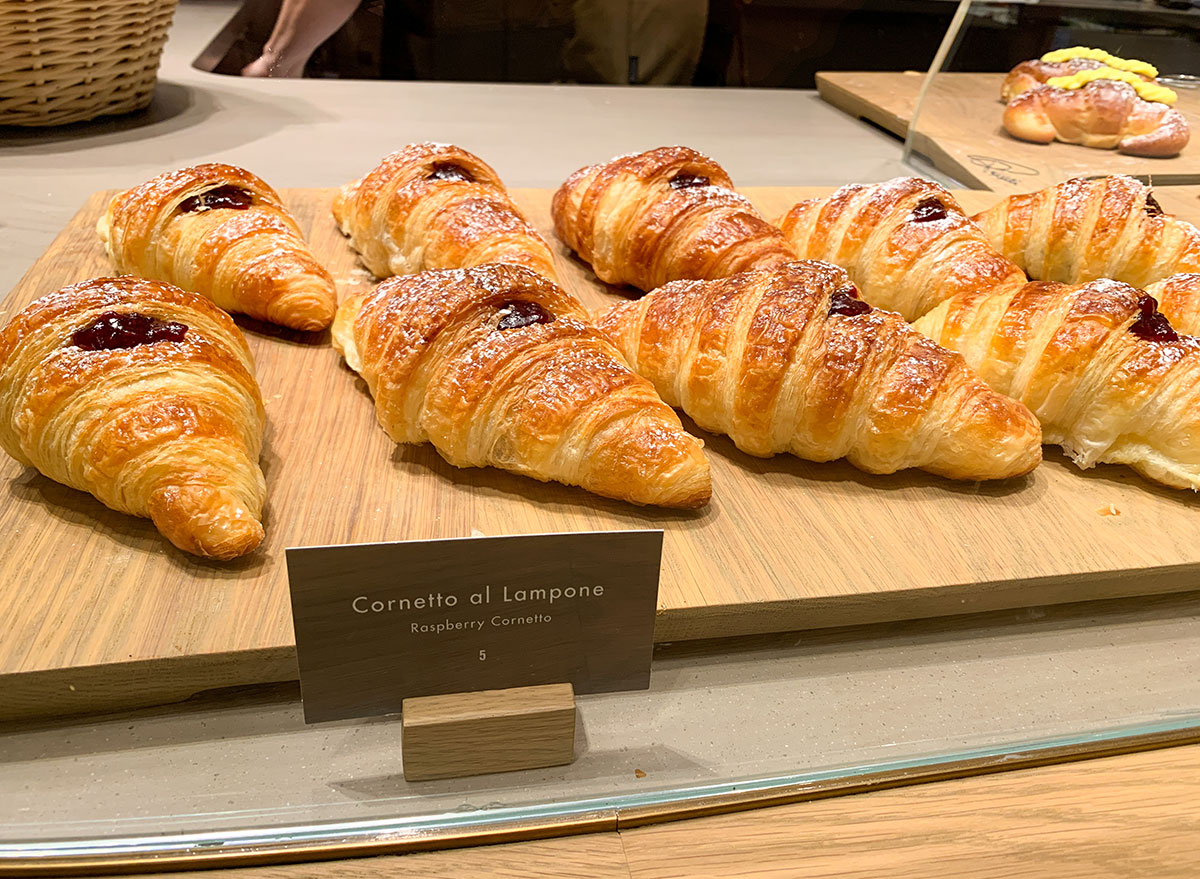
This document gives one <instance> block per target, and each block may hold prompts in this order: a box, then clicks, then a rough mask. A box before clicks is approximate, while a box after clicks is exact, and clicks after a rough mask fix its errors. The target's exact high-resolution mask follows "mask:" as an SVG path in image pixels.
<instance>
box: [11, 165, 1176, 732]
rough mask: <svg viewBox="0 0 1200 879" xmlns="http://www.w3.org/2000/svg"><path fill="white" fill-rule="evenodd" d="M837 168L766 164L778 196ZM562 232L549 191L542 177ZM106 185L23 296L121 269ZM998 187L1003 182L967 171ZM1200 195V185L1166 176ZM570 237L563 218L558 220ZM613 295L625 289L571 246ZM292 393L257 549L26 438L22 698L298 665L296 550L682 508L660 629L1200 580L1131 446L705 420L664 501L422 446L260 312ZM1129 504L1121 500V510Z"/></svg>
mask: <svg viewBox="0 0 1200 879" xmlns="http://www.w3.org/2000/svg"><path fill="white" fill-rule="evenodd" d="M828 191H829V190H827V189H801V188H792V189H783V188H773V189H760V190H748V191H747V194H748V195H749V196H750V197H751V198H752V199H754V200H755V201H756V202H757V203H758V204H759V206H760V208H761V209H762V210H763V211H764V213H765V214H766V215H767V216H768V217H777V216H778V215H780V214H781V213H782V212H783V211H784V210H785V209H786V208H788V207H790V206H791V205H792V204H793V203H794V202H796V201H798V200H799V199H801V198H809V197H814V196H819V195H824V194H826V193H827V192H828ZM514 194H515V196H516V198H517V201H518V202H519V203H520V204H521V205H522V207H523V208H524V209H525V210H526V211H527V212H528V214H529V216H530V217H531V219H533V221H534V222H535V223H536V224H537V225H539V226H540V227H541V228H542V229H543V230H545V231H546V232H547V234H548V235H549V230H550V223H549V201H550V193H549V192H548V191H539V190H525V191H520V190H518V191H516V192H515V193H514ZM106 198H107V194H105V193H97V194H96V195H95V196H93V197H92V198H91V199H89V201H88V202H87V204H85V205H84V206H83V208H82V209H81V210H80V212H79V213H78V215H77V216H76V217H75V218H74V219H73V220H72V221H71V223H70V224H69V225H68V227H67V228H66V229H65V230H64V231H63V232H62V233H61V234H60V235H59V237H58V238H57V239H56V240H55V242H54V243H53V244H52V245H51V247H50V249H49V250H48V251H47V252H46V253H45V254H43V255H42V256H41V257H40V258H39V259H38V260H37V262H36V263H35V264H34V266H33V268H31V269H30V270H29V272H28V274H27V275H26V276H25V277H24V279H23V280H22V281H21V283H20V284H19V285H18V286H17V288H16V289H15V290H13V291H12V293H11V295H10V296H9V297H8V298H7V300H5V302H4V303H3V307H2V309H0V319H3V320H7V319H8V318H9V317H11V316H12V315H13V314H14V313H15V312H16V311H17V310H18V309H20V308H21V307H23V306H24V305H25V304H27V303H28V302H30V301H31V300H33V299H35V298H36V297H38V296H40V295H43V294H45V293H48V292H51V291H53V290H56V289H57V288H59V287H60V286H62V285H65V284H67V283H72V282H75V281H79V280H82V279H85V278H89V277H93V276H97V275H103V274H106V273H108V272H109V267H108V265H107V263H106V260H105V257H104V254H103V251H102V248H101V246H100V244H99V242H98V241H97V239H96V235H95V231H94V227H95V222H96V219H97V217H98V216H99V214H100V211H101V209H102V206H103V205H104V204H105V202H106ZM284 198H285V200H286V201H287V203H288V205H289V206H290V207H291V208H292V210H293V211H294V212H295V213H296V215H297V217H298V219H299V221H300V223H301V225H302V226H303V227H304V228H305V231H306V233H307V234H308V235H309V238H310V241H311V242H312V245H313V248H314V250H315V251H316V252H317V254H318V256H320V257H321V258H322V259H323V260H324V261H325V262H326V264H327V265H328V266H329V267H330V268H331V270H332V272H333V274H334V277H335V278H337V280H338V282H339V284H340V285H341V286H342V288H343V289H344V290H351V289H354V288H358V287H361V286H363V285H367V284H369V283H370V281H371V279H370V278H369V276H368V275H367V274H366V273H365V272H364V271H363V270H361V269H360V268H358V267H357V265H356V263H355V258H354V255H353V253H352V252H351V250H350V248H349V246H348V245H347V244H346V242H345V240H344V239H343V238H342V237H341V236H340V235H339V234H338V232H337V231H336V229H335V227H334V224H333V222H332V220H331V219H330V215H329V201H330V198H331V191H323V190H292V191H285V192H284ZM960 198H961V200H962V202H963V206H964V207H965V208H966V209H968V210H971V211H974V210H979V209H982V208H984V207H986V206H988V204H990V203H991V201H993V200H994V198H995V196H994V195H990V194H987V193H972V192H964V193H961V194H960ZM1159 198H1160V200H1161V201H1162V204H1163V206H1164V208H1166V209H1167V210H1169V211H1173V212H1175V213H1179V214H1182V215H1185V216H1189V217H1191V218H1193V219H1200V200H1198V199H1200V187H1193V188H1182V187H1180V188H1173V189H1170V190H1164V191H1162V192H1161V193H1160V195H1159ZM551 240H554V239H553V238H552V237H551ZM559 265H560V269H561V272H562V275H563V278H564V283H566V284H567V285H568V286H569V287H571V288H572V290H573V291H574V292H575V293H576V294H577V295H578V296H580V297H581V298H583V299H584V300H585V301H586V302H587V303H588V304H589V305H590V306H593V307H600V306H603V305H604V304H605V303H606V302H609V301H612V299H613V298H614V296H616V295H618V294H615V293H613V292H611V291H607V290H606V289H605V288H604V287H603V285H600V284H598V283H597V282H596V281H595V280H594V278H593V277H592V276H591V274H590V273H589V272H588V271H587V269H586V268H585V267H583V266H582V264H580V263H579V262H577V261H576V260H574V259H573V258H571V257H569V256H568V255H567V254H566V253H565V252H564V251H562V250H561V249H560V250H559ZM239 322H240V323H241V324H242V326H243V327H244V329H245V330H246V335H247V338H248V339H249V340H250V345H251V347H252V349H253V351H254V355H255V357H256V359H257V364H258V378H259V382H260V384H261V386H262V389H263V397H264V399H265V400H266V404H267V412H268V416H269V426H268V431H267V436H266V447H265V452H264V455H263V468H264V470H265V472H266V476H267V486H268V492H269V498H268V506H267V512H266V522H265V524H266V530H267V538H266V541H265V542H264V544H263V545H262V547H261V548H260V549H259V550H257V551H256V552H254V553H253V554H251V555H250V556H247V557H245V558H243V559H241V560H238V561H235V562H232V563H225V564H222V563H216V562H206V561H201V560H199V559H196V558H193V557H192V556H189V555H187V554H185V553H183V552H180V551H178V550H176V549H174V548H173V547H172V546H171V545H170V544H169V543H168V542H167V541H166V540H165V539H163V538H162V537H161V536H160V535H159V534H158V532H157V531H156V530H155V529H154V527H153V525H151V524H150V522H148V521H146V520H142V519H136V518H133V517H130V516H125V515H122V514H120V513H115V512H112V511H110V510H108V509H107V508H105V507H104V506H102V505H101V504H100V503H98V502H97V501H95V500H94V499H92V498H91V497H90V496H89V495H86V494H83V493H81V492H78V491H74V490H72V489H69V488H66V487H64V486H61V485H58V484H57V483H54V482H52V481H50V480H49V479H46V478H44V477H42V476H40V475H39V474H38V473H36V472H35V471H33V470H27V469H23V468H21V467H20V466H18V465H17V464H16V463H15V462H13V461H12V460H10V459H8V458H7V457H5V458H4V459H3V460H2V461H0V535H3V543H2V546H3V551H2V553H0V633H3V635H2V636H0V720H4V719H13V718H19V717H31V716H54V715H61V714H63V713H65V712H71V711H90V710H97V709H110V708H118V707H128V706H132V705H138V704H151V703H155V702H166V701H171V700H177V699H181V698H186V697H187V696H190V695H192V694H193V693H196V692H198V691H201V690H205V689H210V688H216V687H225V686H233V685H239V684H253V683H260V682H267V681H277V680H292V679H294V678H295V676H296V671H295V657H294V646H293V640H292V626H291V619H290V616H289V608H288V589H287V582H286V574H285V565H284V553H283V550H284V548H285V547H288V546H303V545H324V544H338V543H358V542H371V541H386V540H406V539H420V538H441V537H466V536H468V535H471V534H478V533H482V534H487V535H502V534H528V533H539V532H562V531H579V530H592V529H628V528H662V529H664V530H665V545H664V552H663V569H662V582H661V590H660V596H659V604H660V608H659V617H658V624H657V629H656V637H657V639H658V640H660V641H669V640H677V639H686V638H710V637H721V636H730V635H739V634H746V633H755V632H768V631H788V630H793V629H802V628H815V627H821V626H835V625H848V624H856V623H868V622H879V621H886V620H894V619H906V618H916V617H921V616H936V615H941V614H956V613H965V612H971V611H982V610H992V609H998V608H1007V607H1019V606H1034V605H1044V604H1050V603H1056V602H1067V601H1078V600H1083V599H1093V598H1107V597H1114V596H1128V595H1141V594H1151V593H1160V592H1171V591H1182V590H1188V589H1194V588H1197V587H1200V541H1198V540H1197V539H1196V535H1197V533H1200V530H1198V529H1200V501H1197V499H1196V498H1195V497H1194V495H1192V494H1191V493H1184V492H1177V491H1170V490H1167V489H1160V488H1156V487H1154V486H1152V485H1150V484H1148V483H1146V482H1144V481H1143V480H1141V479H1140V478H1138V477H1137V476H1136V475H1134V474H1133V473H1132V472H1131V471H1129V470H1127V469H1125V468H1121V467H1101V468H1098V469H1096V470H1093V471H1090V472H1087V473H1081V472H1079V471H1077V470H1076V469H1074V468H1073V467H1072V466H1070V465H1068V464H1067V463H1065V462H1064V460H1063V459H1062V458H1061V456H1058V455H1057V454H1054V453H1050V452H1048V454H1047V461H1046V462H1045V464H1044V465H1043V466H1041V467H1040V468H1038V470H1036V471H1035V472H1034V473H1033V474H1032V475H1030V476H1028V477H1025V478H1022V479H1017V480H1012V481H1009V482H1004V483H999V484H987V483H984V484H973V483H972V484H962V483H955V482H951V481H948V480H945V479H940V478H938V477H935V476H929V475H926V474H924V473H920V472H916V471H911V472H905V473H901V474H897V475H893V476H885V477H876V476H869V475H866V474H863V473H860V472H858V471H857V470H855V469H854V468H852V467H850V466H849V465H847V464H845V463H833V464H812V463H807V462H804V461H800V460H798V459H796V458H793V457H791V456H788V455H781V456H779V457H777V458H773V459H770V460H762V459H758V458H752V457H750V456H748V455H744V454H742V453H740V452H738V451H737V449H736V448H734V446H733V444H732V443H731V442H729V441H728V440H727V439H725V438H723V437H718V436H711V435H705V434H701V435H702V436H703V437H704V439H705V442H706V443H707V449H708V452H709V457H710V460H711V462H712V468H713V501H712V504H711V505H710V506H709V507H708V508H707V509H704V510H701V511H698V512H671V511H662V510H654V509H641V508H637V507H633V506H630V505H628V504H624V503H621V502H619V501H613V500H607V499H605V498H600V497H595V496H593V495H591V494H588V493H587V492H585V491H583V490H581V489H576V488H569V487H567V486H562V485H557V484H542V483H539V482H535V481H533V480H529V479H525V478H522V477H519V476H516V475H513V474H509V473H505V472H502V471H499V470H491V469H479V470H459V469H456V468H454V467H451V466H450V465H448V464H446V463H445V462H443V461H442V459H441V458H440V457H439V456H438V455H437V453H436V452H435V451H434V450H433V448H432V447H430V446H422V447H412V446H396V445H394V444H393V443H391V442H390V441H389V440H388V439H387V437H386V436H385V435H384V433H383V431H382V430H381V429H380V428H379V427H378V426H377V425H376V423H375V416H374V411H373V407H372V404H371V400H370V397H369V396H368V395H367V393H366V391H365V389H364V384H363V382H362V381H361V380H360V379H358V377H357V376H356V375H355V374H354V373H353V372H351V371H350V370H349V369H347V368H346V367H345V366H343V365H342V363H341V360H340V358H339V356H338V355H337V353H336V352H335V351H334V350H333V349H332V348H331V347H330V345H329V337H328V334H322V335H318V336H316V337H312V338H309V337H305V336H302V335H301V334H297V333H292V332H289V331H285V330H279V329H275V328H271V327H269V326H266V325H263V324H257V323H254V322H252V321H248V320H241V319H239ZM1112 509H1116V510H1117V511H1119V515H1111V514H1109V513H1110V511H1111V510H1112Z"/></svg>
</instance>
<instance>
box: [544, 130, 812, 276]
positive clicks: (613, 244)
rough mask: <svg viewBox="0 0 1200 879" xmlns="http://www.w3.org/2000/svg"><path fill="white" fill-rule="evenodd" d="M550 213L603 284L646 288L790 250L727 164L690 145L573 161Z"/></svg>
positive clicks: (766, 261) (762, 261) (756, 264)
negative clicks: (576, 164)
mask: <svg viewBox="0 0 1200 879" xmlns="http://www.w3.org/2000/svg"><path fill="white" fill-rule="evenodd" d="M673 181H674V182H673ZM551 212H552V213H553V215H554V231H555V232H556V233H557V235H558V237H559V238H561V239H562V241H563V242H564V243H565V244H566V245H567V246H568V247H570V248H571V249H572V250H574V251H575V252H576V253H577V254H579V257H580V259H583V260H584V261H585V262H587V263H589V264H590V265H591V267H592V271H594V272H595V273H596V277H598V278H600V280H602V281H605V282H606V283H609V284H631V285H633V286H634V287H638V288H640V289H642V290H652V289H654V288H655V287H658V286H660V285H662V284H665V283H666V282H668V281H674V280H679V279H689V278H690V279H704V278H725V277H728V276H729V275H732V274H736V273H737V272H742V271H746V270H747V269H752V268H767V267H770V266H773V265H778V264H779V263H781V262H786V261H787V260H789V259H793V258H794V254H793V253H792V251H791V248H789V247H788V245H787V242H786V241H784V240H783V236H782V235H780V233H779V230H778V229H776V228H775V227H774V226H772V225H771V224H770V223H768V222H766V220H764V219H763V218H762V217H761V216H759V214H758V212H757V211H756V210H755V209H754V206H753V205H751V204H750V202H749V201H747V200H746V199H745V198H743V197H742V196H740V195H738V194H737V193H736V192H734V189H733V183H732V182H731V181H730V179H729V175H728V174H726V173H725V170H724V169H723V168H722V167H721V166H720V165H718V164H717V163H716V162H715V161H713V160H712V159H710V158H709V157H708V156H704V155H701V154H700V153H698V152H696V151H695V150H692V149H688V148H687V147H678V146H676V147H659V148H658V149H653V150H648V151H647V152H644V153H639V154H637V155H629V156H618V157H617V158H615V159H612V160H611V161H608V162H605V163H604V164H602V165H591V166H589V167H586V168H580V169H579V170H578V171H576V172H575V173H574V174H572V175H571V176H570V177H568V178H567V180H566V182H565V183H563V185H562V186H561V187H559V190H558V192H556V193H555V194H554V201H553V204H552V206H551Z"/></svg>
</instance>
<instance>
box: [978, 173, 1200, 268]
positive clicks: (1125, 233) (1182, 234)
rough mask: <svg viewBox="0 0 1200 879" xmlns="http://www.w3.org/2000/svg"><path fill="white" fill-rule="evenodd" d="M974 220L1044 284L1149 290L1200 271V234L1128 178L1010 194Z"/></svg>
mask: <svg viewBox="0 0 1200 879" xmlns="http://www.w3.org/2000/svg"><path fill="white" fill-rule="evenodd" d="M973 219H974V220H975V223H976V224H977V225H978V226H979V228H980V229H982V230H983V233H984V234H985V235H986V236H987V238H988V240H989V241H991V243H992V244H993V246H995V247H996V249H997V250H999V251H1000V252H1001V253H1003V254H1004V255H1005V256H1006V257H1008V258H1009V259H1010V260H1012V261H1013V262H1015V263H1016V264H1017V265H1018V266H1020V267H1021V268H1022V269H1024V270H1025V272H1027V273H1028V274H1029V277H1031V278H1036V279H1038V280H1040V281H1061V282H1062V283H1066V284H1080V283H1083V282H1084V281H1091V280H1095V279H1096V278H1113V279H1114V280H1117V281H1124V282H1125V283H1126V284H1132V285H1133V286H1135V287H1145V286H1146V285H1147V284H1152V283H1154V282H1155V281H1161V280H1162V279H1164V278H1166V277H1168V276H1169V275H1174V274H1177V273H1179V272H1197V271H1200V230H1198V229H1197V228H1196V227H1195V226H1193V225H1192V224H1191V223H1188V222H1185V221H1183V220H1179V219H1176V218H1175V217H1172V216H1169V215H1167V214H1164V213H1163V210H1162V208H1161V207H1160V206H1159V204H1158V202H1156V201H1155V200H1154V196H1153V195H1152V194H1151V192H1150V187H1148V186H1146V185H1144V184H1142V183H1140V182H1138V181H1137V180H1135V179H1134V178H1132V177H1126V176H1124V175H1116V176H1113V177H1102V178H1099V179H1096V180H1083V179H1074V180H1067V181H1066V182H1064V183H1059V184H1058V185H1056V186H1049V187H1047V188H1045V189H1042V190H1039V191H1038V192H1031V193H1027V194H1024V195H1013V196H1009V197H1008V198H1006V199H1004V200H1002V201H1000V202H999V203H997V204H996V205H995V206H993V207H991V208H989V209H988V210H986V211H983V212H982V213H979V214H976V215H975V217H974V218H973Z"/></svg>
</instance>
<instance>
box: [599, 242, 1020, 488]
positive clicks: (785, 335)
mask: <svg viewBox="0 0 1200 879" xmlns="http://www.w3.org/2000/svg"><path fill="white" fill-rule="evenodd" d="M599 325H600V327H601V329H603V330H605V331H606V332H607V333H608V334H609V335H610V336H611V337H612V338H613V340H614V341H615V342H616V344H617V347H618V348H620V349H621V351H622V352H623V353H624V354H625V356H626V357H627V358H629V362H630V363H631V364H632V365H633V368H634V369H636V370H637V371H638V372H639V373H641V374H642V375H644V376H646V377H647V378H649V379H650V380H651V381H652V382H654V386H655V387H656V388H657V389H658V392H659V393H660V394H661V395H662V397H663V399H664V400H666V401H667V402H668V403H670V404H672V405H674V406H678V407H679V408H681V409H683V411H685V412H686V413H687V414H688V415H690V416H691V417H692V418H693V419H695V421H696V423H697V424H699V425H700V426H701V427H703V428H704V429H705V430H710V431H713V432H714V433H723V434H728V435H729V437H730V438H732V439H733V441H734V443H736V444H737V447H738V448H739V449H741V450H742V451H744V452H747V453H749V454H752V455H759V456H763V457H766V456H770V455H775V454H778V453H780V452H791V453H792V454H794V455H797V456H798V457H801V458H805V459H807V460H810V461H832V460H834V459H837V458H842V457H845V458H846V459H847V460H849V462H850V463H851V464H853V465H854V466H855V467H858V468H859V469H861V470H866V471H867V472H870V473H892V472H894V471H896V470H900V469H903V468H906V467H919V468H921V469H924V470H928V471H930V472H931V473H937V474H940V475H942V476H948V477H951V478H954V479H972V480H976V479H1003V478H1006V477H1010V476H1017V475H1020V474H1022V473H1027V472H1029V471H1030V470H1032V469H1033V468H1034V467H1036V466H1037V464H1038V462H1039V461H1040V460H1041V431H1040V430H1039V428H1038V424H1037V421H1036V420H1035V419H1034V417H1033V416H1032V415H1031V414H1030V412H1029V411H1028V410H1027V409H1026V408H1025V407H1024V406H1022V405H1021V404H1019V403H1017V402H1015V401H1013V400H1010V399H1008V398H1007V397H1003V396H1001V395H1000V394H998V393H996V392H994V391H992V390H991V389H989V388H988V387H987V386H986V385H985V384H984V383H983V382H982V381H980V379H979V378H978V377H977V376H976V375H975V374H974V373H972V372H971V371H970V370H969V369H968V368H967V366H966V364H965V363H964V362H963V359H962V357H961V356H959V355H958V354H954V353H952V352H950V351H947V350H946V349H944V348H941V347H938V346H937V345H935V344H933V343H932V342H930V341H929V340H928V339H926V338H924V337H923V336H921V335H920V334H919V333H917V332H916V331H914V330H913V329H912V328H911V327H909V325H908V324H906V323H905V322H904V321H903V320H902V319H901V318H900V316H899V315H896V314H892V313H890V312H887V311H881V310H878V309H872V308H871V307H870V306H869V305H867V304H866V303H865V302H863V301H861V300H859V299H858V298H857V294H856V291H855V289H854V286H853V285H852V284H851V283H850V279H849V278H848V277H847V276H846V273H845V272H844V271H842V270H841V269H838V268H837V267H835V266H832V265H829V264H827V263H821V262H811V261H801V262H791V263H786V264H784V265H781V266H777V267H775V268H773V269H765V270H759V271H753V272H746V273H744V274H740V275H735V276H733V277H731V278H726V279H724V280H717V281H690V282H689V281H677V282H675V283H671V284H667V285H666V286H664V287H660V288H658V289H657V290H655V291H653V292H652V293H649V294H647V295H646V296H643V297H642V298H641V299H639V300H637V301H635V302H625V303H622V304H620V305H617V306H616V307H615V308H613V309H612V310H611V311H609V312H608V313H607V314H605V315H603V316H602V317H601V318H600V320H599Z"/></svg>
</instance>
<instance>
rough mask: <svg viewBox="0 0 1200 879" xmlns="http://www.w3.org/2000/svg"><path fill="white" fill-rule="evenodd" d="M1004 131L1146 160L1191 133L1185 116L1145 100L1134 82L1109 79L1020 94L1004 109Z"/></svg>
mask: <svg viewBox="0 0 1200 879" xmlns="http://www.w3.org/2000/svg"><path fill="white" fill-rule="evenodd" d="M1004 130H1005V131H1007V132H1008V133H1009V134H1011V135H1012V136H1013V137H1015V138H1018V139H1019V140H1028V141H1032V142H1034V143H1050V142H1052V141H1054V140H1060V141H1062V142H1063V143H1075V144H1081V145H1082V146H1086V147H1093V148H1095V149H1116V150H1118V151H1119V152H1122V153H1126V154H1128V155H1131V156H1147V157H1150V158H1166V157H1169V156H1174V155H1178V153H1179V151H1180V150H1182V149H1183V148H1184V147H1185V146H1187V143H1188V139H1189V137H1190V133H1189V131H1188V124H1187V120H1186V119H1185V118H1184V117H1183V114H1182V113H1180V112H1179V111H1178V110H1176V109H1175V108H1174V107H1170V106H1168V105H1166V104H1160V103H1158V102H1156V101H1145V100H1143V99H1142V98H1140V97H1139V96H1138V93H1137V92H1136V91H1135V90H1134V88H1133V86H1131V85H1129V84H1128V83H1124V82H1118V81H1115V80H1111V79H1101V80H1096V81H1095V82H1090V83H1088V84H1087V85H1085V86H1083V88H1078V89H1062V88H1053V87H1051V86H1048V85H1039V86H1036V87H1035V88H1032V89H1029V90H1028V91H1025V92H1022V93H1021V94H1019V95H1017V96H1016V97H1014V98H1013V99H1012V100H1011V101H1009V102H1008V105H1007V106H1006V107H1005V108H1004Z"/></svg>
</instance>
